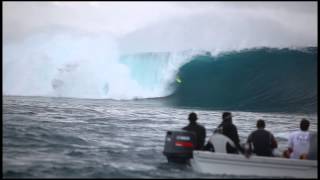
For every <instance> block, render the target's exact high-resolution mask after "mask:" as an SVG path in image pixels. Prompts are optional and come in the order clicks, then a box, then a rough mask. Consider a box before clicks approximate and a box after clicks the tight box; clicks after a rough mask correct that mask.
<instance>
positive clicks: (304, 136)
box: [288, 119, 310, 159]
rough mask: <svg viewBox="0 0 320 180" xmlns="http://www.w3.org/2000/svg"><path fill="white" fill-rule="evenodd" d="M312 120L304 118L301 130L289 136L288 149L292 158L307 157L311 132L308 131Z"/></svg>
mask: <svg viewBox="0 0 320 180" xmlns="http://www.w3.org/2000/svg"><path fill="white" fill-rule="evenodd" d="M309 126H310V122H309V121H308V120H306V119H302V120H301V122H300V130H299V131H295V132H293V133H291V134H290V136H289V145H288V151H289V153H290V158H291V159H305V158H306V156H307V154H308V152H309V147H310V132H309V131H308V129H309Z"/></svg>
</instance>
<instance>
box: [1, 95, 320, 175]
mask: <svg viewBox="0 0 320 180" xmlns="http://www.w3.org/2000/svg"><path fill="white" fill-rule="evenodd" d="M191 111H195V112H196V113H197V114H198V117H199V120H198V121H199V123H201V124H203V125H205V127H206V129H207V135H208V136H209V135H211V132H210V131H211V130H212V129H213V128H215V127H216V126H217V125H218V124H219V123H220V121H221V111H208V110H201V109H182V108H175V107H169V106H166V105H164V104H162V102H161V101H159V100H139V101H113V100H88V99H71V98H46V97H19V96H4V97H3V170H2V171H3V177H20V178H21V177H26V178H39V177H44V178H61V177H79V178H230V177H232V178H238V177H234V176H218V175H217V176H213V175H209V174H202V173H197V172H196V171H194V170H193V169H192V167H188V166H183V165H176V164H169V163H167V160H166V158H165V156H163V154H162V151H163V145H164V138H165V133H166V131H167V130H171V129H178V128H181V127H183V126H186V125H187V123H188V121H187V116H188V114H189V113H190V112H191ZM233 115H234V119H233V121H234V123H235V124H236V125H237V127H238V131H239V135H240V138H241V142H244V141H245V139H246V137H247V136H248V134H249V133H250V132H251V131H253V130H254V129H255V123H256V120H257V119H258V118H262V119H264V120H266V129H267V130H270V131H271V132H272V133H273V134H274V135H275V137H276V139H277V140H278V143H279V149H283V148H284V147H285V146H286V142H287V136H288V134H289V133H290V132H291V131H293V130H297V129H298V127H299V122H300V120H301V118H307V119H309V120H310V121H311V127H310V129H311V131H316V129H317V126H318V124H317V122H318V120H317V116H316V114H278V113H253V112H236V111H234V112H233ZM249 178H250V177H249Z"/></svg>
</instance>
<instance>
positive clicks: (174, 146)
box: [163, 130, 195, 163]
mask: <svg viewBox="0 0 320 180" xmlns="http://www.w3.org/2000/svg"><path fill="white" fill-rule="evenodd" d="M194 147H195V134H194V133H192V132H188V131H183V130H181V131H168V132H167V135H166V139H165V145H164V151H163V154H164V155H165V156H166V157H167V159H168V162H175V163H188V161H189V159H190V158H192V157H193V149H194Z"/></svg>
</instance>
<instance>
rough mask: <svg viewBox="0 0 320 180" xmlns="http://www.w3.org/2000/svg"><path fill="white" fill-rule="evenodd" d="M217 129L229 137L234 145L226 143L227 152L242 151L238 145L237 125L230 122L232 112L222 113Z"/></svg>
mask: <svg viewBox="0 0 320 180" xmlns="http://www.w3.org/2000/svg"><path fill="white" fill-rule="evenodd" d="M218 129H221V130H222V134H224V135H225V136H227V137H229V138H230V139H231V140H232V141H233V142H234V144H235V145H236V147H235V148H234V147H232V146H230V145H227V152H228V153H239V151H240V152H243V148H242V147H241V146H240V139H239V135H238V130H237V127H236V126H235V125H234V124H233V123H232V114H231V112H224V113H223V114H222V123H221V124H220V125H219V126H218Z"/></svg>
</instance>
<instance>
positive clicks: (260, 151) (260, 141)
mask: <svg viewBox="0 0 320 180" xmlns="http://www.w3.org/2000/svg"><path fill="white" fill-rule="evenodd" d="M265 127H266V124H265V122H264V120H262V119H259V120H258V121H257V128H258V129H257V130H255V131H253V132H252V133H251V134H250V135H249V137H248V140H247V143H248V144H249V149H250V151H252V145H253V153H255V154H256V155H258V156H274V155H273V149H275V148H277V147H278V143H277V141H276V139H275V138H274V136H273V134H272V133H271V132H269V131H267V130H265V129H264V128H265Z"/></svg>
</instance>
